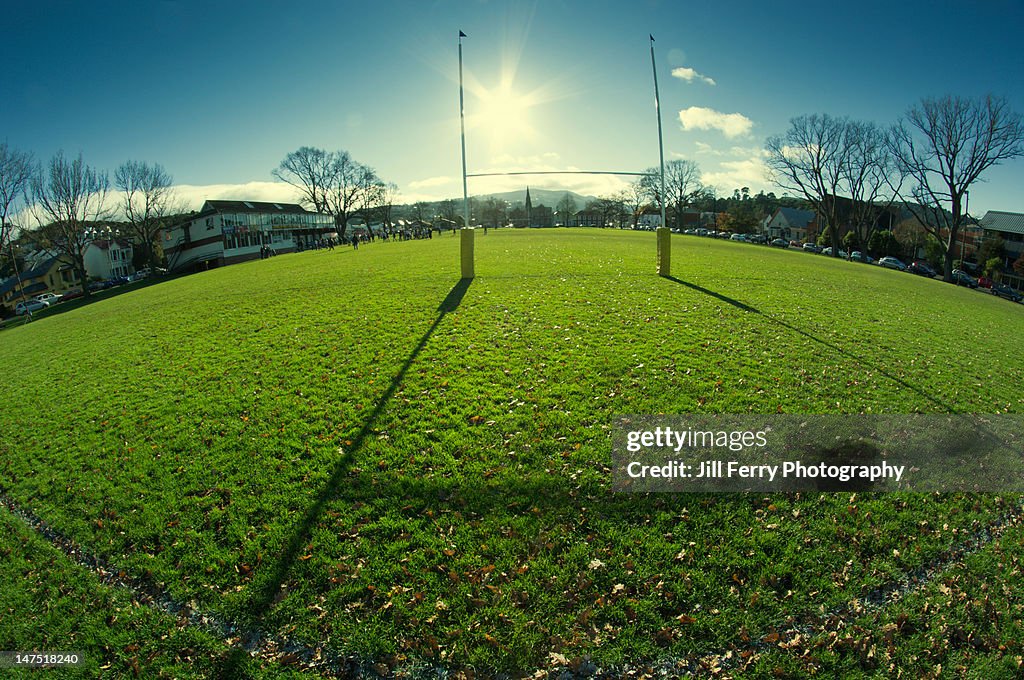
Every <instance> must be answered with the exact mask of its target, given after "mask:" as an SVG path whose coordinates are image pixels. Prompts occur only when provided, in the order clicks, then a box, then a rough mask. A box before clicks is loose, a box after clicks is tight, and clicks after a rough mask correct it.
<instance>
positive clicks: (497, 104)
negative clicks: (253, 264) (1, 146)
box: [0, 0, 1024, 214]
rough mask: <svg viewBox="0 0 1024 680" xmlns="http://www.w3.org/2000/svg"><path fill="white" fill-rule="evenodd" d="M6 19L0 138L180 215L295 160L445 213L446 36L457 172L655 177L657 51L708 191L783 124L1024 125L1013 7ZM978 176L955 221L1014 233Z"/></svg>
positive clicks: (1017, 6)
mask: <svg viewBox="0 0 1024 680" xmlns="http://www.w3.org/2000/svg"><path fill="white" fill-rule="evenodd" d="M7 15H8V16H7V21H6V22H5V23H6V30H5V32H4V33H5V35H4V40H2V41H0V64H3V67H2V68H3V80H2V83H3V89H2V96H3V100H4V103H3V106H2V108H0V138H2V139H4V140H6V141H7V142H8V143H9V144H10V145H12V146H14V147H17V148H20V149H25V150H28V151H32V152H33V153H34V154H35V155H36V157H37V158H40V159H45V158H48V157H50V156H51V155H52V154H53V153H55V152H56V151H57V150H60V149H63V150H64V151H65V152H66V153H68V154H71V155H76V154H78V153H79V152H81V153H82V154H83V156H84V158H85V160H86V162H87V163H89V164H90V165H93V166H96V167H98V168H101V169H106V170H109V171H111V172H112V171H113V170H114V169H115V168H116V167H117V166H118V165H119V164H120V163H122V162H124V161H126V160H129V159H133V160H144V161H149V162H156V163H160V164H162V165H163V166H164V167H165V168H166V169H167V170H168V171H169V172H170V173H171V174H172V175H173V176H174V178H175V181H176V183H178V184H180V185H183V186H182V194H183V196H184V197H186V198H187V199H188V200H189V201H191V202H192V203H193V207H197V202H198V201H201V200H202V198H204V197H207V198H225V197H233V198H246V197H248V198H251V199H260V198H276V199H282V198H285V197H287V192H284V193H282V191H283V190H282V188H281V187H279V186H276V185H275V184H274V183H273V178H272V176H271V174H270V173H271V170H272V169H273V168H274V167H276V166H277V164H278V163H279V162H280V161H281V159H282V158H283V157H284V155H285V154H286V153H288V152H289V151H292V150H295V149H297V148H298V147H300V146H303V145H310V146H319V147H323V148H327V149H346V150H348V151H349V152H350V153H351V154H352V155H353V157H355V158H356V159H358V160H360V161H362V162H364V163H366V164H368V165H371V166H372V167H374V168H375V169H376V170H377V172H378V173H379V174H380V175H381V176H382V177H383V178H384V179H385V180H389V181H393V182H395V183H396V184H397V185H398V186H399V188H400V190H401V193H402V195H403V196H404V197H406V198H407V199H409V200H413V199H418V198H424V199H433V198H444V197H448V196H460V195H461V193H462V188H461V160H460V154H459V126H458V63H457V44H458V43H457V36H458V31H459V29H461V30H463V31H465V33H466V34H467V35H468V37H467V38H466V39H465V40H464V41H463V49H464V56H465V73H466V82H467V86H468V87H467V95H466V112H467V115H468V116H469V120H468V129H467V142H468V152H467V153H468V164H469V169H470V172H473V171H478V172H479V171H487V170H490V171H511V170H568V169H579V170H625V171H638V170H643V169H644V168H646V167H648V166H651V165H655V164H656V163H657V160H658V147H657V122H656V118H655V114H654V109H653V83H652V72H651V63H650V52H649V42H648V34H650V33H653V34H654V36H655V38H656V43H655V50H656V57H657V69H658V80H659V85H660V89H661V101H662V113H663V124H664V129H665V153H666V159H672V158H687V159H691V160H694V161H696V162H697V163H698V164H699V165H700V167H701V169H702V171H703V173H704V179H705V181H706V182H708V183H709V184H712V185H714V186H716V187H717V189H718V191H719V193H720V194H731V193H732V190H733V189H734V188H738V187H741V186H749V187H750V188H751V189H753V190H754V191H755V192H756V191H757V190H759V189H765V190H772V189H773V187H772V185H771V183H770V182H769V181H768V180H767V179H766V178H765V177H764V176H763V173H762V165H761V160H762V157H761V151H760V149H761V148H762V145H763V143H764V140H765V138H766V137H768V136H769V135H772V134H777V133H782V132H784V131H785V129H786V128H787V126H788V121H789V119H790V118H792V117H794V116H798V115H802V114H809V113H829V114H832V115H836V116H850V117H852V118H857V119H863V120H873V121H875V122H878V123H881V124H888V123H891V122H894V121H895V120H896V119H897V118H898V117H899V116H900V115H901V114H902V113H903V112H905V111H906V109H907V108H908V107H909V106H910V105H911V104H913V103H915V102H917V101H919V100H920V99H921V97H924V96H942V95H946V94H958V95H967V96H978V95H983V94H986V93H989V92H992V93H994V94H997V95H1002V96H1006V97H1008V98H1009V100H1010V102H1011V104H1012V106H1013V107H1014V109H1015V110H1017V111H1018V112H1024V87H1021V85H1022V84H1024V50H1022V49H1020V45H1019V38H1020V29H1021V27H1022V26H1024V3H1022V2H1020V0H980V1H979V2H977V3H972V4H970V5H967V4H966V3H953V2H949V1H941V0H940V1H937V2H936V1H935V0H931V1H927V2H925V1H919V0H911V1H906V2H891V0H890V1H888V2H876V1H875V0H870V1H867V2H859V3H850V4H846V5H844V6H839V5H832V4H831V3H820V2H814V3H810V2H792V3H764V2H759V3H754V2H728V1H723V2H717V3H682V2H655V1H650V0H648V1H646V2H645V1H644V0H640V1H639V2H601V1H596V2H570V1H568V0H563V1H558V0H547V1H538V2H492V1H483V0H476V1H472V2H444V1H440V0H438V1H434V2H378V3H358V4H357V3H349V2H301V1H300V2H294V3H290V4H289V5H284V4H282V3H248V4H246V5H244V6H243V5H241V4H240V3H234V2H218V1H217V0H212V1H208V2H174V1H170V0H165V1H160V2H150V1H148V0H143V1H141V2H136V3H127V2H126V3H111V2H94V3H79V2H51V1H46V0H44V1H42V2H38V3H31V4H30V3H18V4H17V5H15V6H12V7H9V8H7ZM680 69H682V70H680ZM673 72H676V73H677V75H676V76H673ZM682 76H685V77H682ZM712 81H713V84H712ZM680 112H686V113H685V114H684V115H683V117H682V118H681V117H680ZM684 120H685V122H686V123H687V124H688V127H684ZM987 178H988V182H986V183H984V184H980V185H978V186H977V187H975V188H974V189H972V191H971V206H970V207H971V212H972V213H978V214H982V213H983V212H984V211H985V210H1009V211H1015V212H1024V191H1021V189H1022V188H1024V160H1016V161H1013V162H1011V163H1008V164H1007V165H1004V166H1002V167H999V168H996V169H995V170H993V171H991V172H990V173H989V174H988V175H987ZM627 179H628V178H617V177H610V176H596V177H592V176H562V177H555V176H547V177H534V178H521V177H519V178H502V179H495V180H486V179H476V180H472V179H471V180H470V191H471V193H474V192H485V191H491V190H499V189H511V188H520V187H521V186H523V185H524V184H526V183H527V182H529V183H530V184H532V185H534V186H543V187H548V188H561V187H565V188H572V189H575V190H578V191H580V192H582V193H589V194H594V195H597V194H600V193H604V192H610V191H612V190H614V189H615V188H617V187H618V186H620V185H621V184H622V183H623V182H624V181H627Z"/></svg>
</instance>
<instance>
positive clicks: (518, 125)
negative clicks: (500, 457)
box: [473, 84, 533, 149]
mask: <svg viewBox="0 0 1024 680" xmlns="http://www.w3.org/2000/svg"><path fill="white" fill-rule="evenodd" d="M477 99H478V100H479V101H478V103H477V106H478V107H479V108H478V111H477V112H476V114H475V115H474V116H473V123H474V127H476V128H477V129H478V130H480V131H481V132H482V133H484V134H485V135H486V137H487V138H488V139H489V141H490V144H491V147H492V149H500V148H503V147H505V146H506V145H512V146H514V145H515V144H517V143H522V142H523V141H525V140H526V139H527V138H529V137H531V136H532V135H533V128H532V127H531V126H530V122H529V110H530V107H531V105H532V103H531V101H530V97H528V96H523V95H520V94H518V93H517V92H515V91H514V90H513V89H512V88H511V86H509V85H507V84H502V85H500V86H498V87H496V88H493V89H489V90H487V89H482V90H480V91H479V92H478V93H477Z"/></svg>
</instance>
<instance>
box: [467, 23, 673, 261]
mask: <svg viewBox="0 0 1024 680" xmlns="http://www.w3.org/2000/svg"><path fill="white" fill-rule="evenodd" d="M465 37H467V36H466V34H465V33H463V32H462V31H461V30H460V31H459V127H460V132H461V137H462V219H463V222H462V230H461V243H460V259H461V265H462V278H463V279H472V278H474V277H475V275H476V272H475V266H474V262H475V260H474V252H473V240H474V234H475V232H474V230H473V228H472V227H471V226H470V225H469V178H470V177H498V176H503V177H507V176H510V175H638V176H644V175H646V174H647V173H644V172H617V171H612V170H591V171H582V170H575V171H565V172H560V171H540V172H478V173H469V172H467V170H466V99H465V90H464V87H463V81H462V39H463V38H465ZM650 39H651V70H652V71H653V72H654V111H655V113H656V114H657V117H658V154H659V161H660V167H661V201H660V202H661V226H659V227H658V230H657V239H658V254H657V271H658V275H659V276H670V275H671V260H672V240H671V232H670V231H669V228H668V227H667V226H666V223H665V145H664V141H663V137H662V131H661V98H660V96H659V94H658V67H657V62H656V61H655V59H654V35H653V34H652V35H650Z"/></svg>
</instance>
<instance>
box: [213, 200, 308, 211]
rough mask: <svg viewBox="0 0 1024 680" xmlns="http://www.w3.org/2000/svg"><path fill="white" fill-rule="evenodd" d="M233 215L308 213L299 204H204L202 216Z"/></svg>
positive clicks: (215, 202) (228, 202)
mask: <svg viewBox="0 0 1024 680" xmlns="http://www.w3.org/2000/svg"><path fill="white" fill-rule="evenodd" d="M208 211H210V212H219V213H223V212H232V213H275V212H277V213H306V212H310V211H309V210H306V209H305V208H303V207H302V206H301V205H299V204H298V203H267V202H264V201H220V200H209V201H206V203H203V208H202V210H200V211H199V212H200V214H202V213H205V212H208Z"/></svg>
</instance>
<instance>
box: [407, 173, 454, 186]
mask: <svg viewBox="0 0 1024 680" xmlns="http://www.w3.org/2000/svg"><path fill="white" fill-rule="evenodd" d="M451 183H452V178H451V177H446V176H443V175H442V176H440V177H428V178H427V179H420V180H416V181H415V182H409V188H410V189H428V188H430V187H440V186H444V185H445V184H451Z"/></svg>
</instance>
